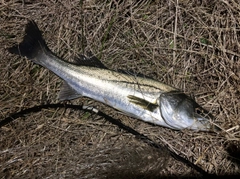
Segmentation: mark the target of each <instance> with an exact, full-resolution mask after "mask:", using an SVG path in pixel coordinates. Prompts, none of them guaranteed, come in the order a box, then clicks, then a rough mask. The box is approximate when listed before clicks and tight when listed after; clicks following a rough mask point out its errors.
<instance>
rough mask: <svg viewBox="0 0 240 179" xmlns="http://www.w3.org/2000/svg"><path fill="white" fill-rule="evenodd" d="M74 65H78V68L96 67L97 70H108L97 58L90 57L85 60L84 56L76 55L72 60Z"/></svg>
mask: <svg viewBox="0 0 240 179" xmlns="http://www.w3.org/2000/svg"><path fill="white" fill-rule="evenodd" d="M74 64H76V65H80V66H89V67H98V68H104V69H108V68H107V67H106V66H105V65H104V64H103V63H102V62H101V61H100V60H98V59H97V57H95V56H92V57H90V58H87V57H86V56H84V55H78V56H76V57H75V58H74Z"/></svg>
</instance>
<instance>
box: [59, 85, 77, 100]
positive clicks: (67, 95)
mask: <svg viewBox="0 0 240 179" xmlns="http://www.w3.org/2000/svg"><path fill="white" fill-rule="evenodd" d="M79 97H81V94H79V93H78V92H77V91H75V90H74V89H73V88H72V87H71V86H69V85H68V84H67V83H66V82H63V84H62V87H61V90H60V92H59V94H58V99H59V100H60V101H64V100H72V99H76V98H79Z"/></svg>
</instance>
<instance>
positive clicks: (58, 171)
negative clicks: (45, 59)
mask: <svg viewBox="0 0 240 179" xmlns="http://www.w3.org/2000/svg"><path fill="white" fill-rule="evenodd" d="M239 11H240V5H239V3H238V1H236V0H221V1H207V0H203V1H197V0H195V1H188V0H175V1H173V0H172V1H158V0H156V1H150V0H149V1H147V0H145V1H144V0H142V1H133V0H131V1H126V2H125V1H118V0H106V1H101V2H99V1H95V0H86V1H83V2H82V1H77V0H69V1H53V0H51V1H45V0H43V1H39V0H36V1H30V0H26V1H15V0H9V1H4V0H3V1H1V4H0V43H1V46H2V48H0V54H1V58H0V59H1V60H0V61H1V63H0V70H1V74H2V75H1V76H0V78H1V79H0V116H1V120H4V119H5V118H6V117H8V116H9V115H10V114H12V113H16V112H19V111H21V110H23V109H28V108H30V107H33V106H37V105H41V104H48V103H56V102H57V101H56V97H57V93H58V91H59V87H60V84H61V80H60V79H59V78H58V77H56V76H55V75H53V74H52V73H51V72H49V71H48V70H46V69H43V68H41V67H39V66H37V65H34V64H33V63H31V62H30V61H28V60H26V59H23V58H20V57H18V56H14V55H10V54H9V53H8V52H7V51H6V50H5V48H7V47H10V46H12V45H13V44H14V43H16V41H17V42H20V41H21V39H22V37H23V35H24V34H23V32H24V28H25V24H26V23H27V20H28V19H33V20H35V21H36V22H37V24H38V25H39V27H40V29H42V31H43V35H44V37H45V39H46V41H47V43H48V45H49V47H50V49H51V50H52V51H54V52H55V53H56V54H57V55H59V56H60V57H62V58H64V59H66V60H71V59H72V58H73V57H74V56H76V55H77V54H80V53H87V52H91V53H93V54H94V55H95V56H97V57H98V58H99V59H100V60H101V61H102V62H103V63H104V64H105V65H106V66H108V67H109V68H111V69H124V70H128V71H130V72H134V73H141V74H144V75H147V76H150V77H152V78H154V79H156V80H159V81H162V82H165V83H167V84H170V85H172V86H175V87H178V88H180V89H182V90H183V91H185V92H186V93H188V94H190V95H193V94H194V96H195V97H196V100H197V102H199V103H200V104H201V105H203V107H204V108H206V109H208V110H209V111H210V112H211V113H212V114H213V115H214V116H216V120H215V121H214V122H215V123H216V124H218V125H219V126H220V127H221V128H223V129H224V130H226V133H224V134H221V135H216V134H209V133H195V132H192V131H173V130H170V129H166V128H163V127H159V126H153V125H150V124H147V123H144V122H141V121H138V120H136V119H133V118H129V117H126V116H125V115H122V114H119V113H118V112H117V111H115V110H113V109H111V108H109V107H107V106H105V105H102V104H100V103H97V102H95V101H93V100H90V99H87V98H81V99H78V100H75V101H72V103H73V104H84V105H90V106H94V107H96V108H98V109H99V110H100V111H103V112H104V113H106V114H108V115H110V116H112V117H114V118H115V119H118V120H121V121H122V123H124V124H125V125H127V126H129V127H131V128H133V129H135V130H137V131H138V132H140V133H141V134H144V135H146V136H148V137H149V138H150V139H152V140H153V141H155V143H157V144H160V145H165V146H167V147H168V148H169V149H171V150H172V151H174V152H176V153H177V154H178V155H180V156H182V157H184V158H186V159H187V160H189V161H191V162H192V163H195V164H196V165H197V166H198V167H201V168H202V169H203V170H205V171H206V172H208V173H210V174H216V175H219V176H220V175H221V176H226V175H239V174H240V169H239V167H240V165H239V164H240V159H239V158H240V157H239V153H240V142H239V139H240V130H239V124H240V119H239V114H240V111H239V110H240V105H239V101H240V90H239V89H240V71H239V69H240V60H239V56H240V54H239V49H240V44H239V41H240V29H239V26H240V21H239V20H240V15H239ZM160 176H161V177H170V176H172V177H174V176H178V177H181V176H183V177H184V176H188V177H199V176H201V174H200V173H198V172H196V171H195V170H194V169H192V168H190V167H188V166H186V165H184V164H183V163H182V162H180V161H177V160H175V159H173V158H172V157H170V155H169V153H168V152H166V151H161V150H157V149H155V148H153V147H151V146H148V145H146V144H144V143H143V142H142V140H137V139H136V138H135V137H134V135H131V134H129V133H128V132H126V131H124V130H121V129H119V127H118V126H116V125H114V124H111V123H109V122H108V121H106V120H105V119H104V118H100V117H99V116H98V115H96V114H91V113H89V112H86V111H82V110H72V109H44V110H41V111H40V112H34V113H29V114H27V115H24V116H21V117H19V118H17V119H16V120H15V121H13V122H11V123H9V124H7V125H4V126H3V127H1V128H0V178H33V177H36V178H40V177H44V178H157V177H160Z"/></svg>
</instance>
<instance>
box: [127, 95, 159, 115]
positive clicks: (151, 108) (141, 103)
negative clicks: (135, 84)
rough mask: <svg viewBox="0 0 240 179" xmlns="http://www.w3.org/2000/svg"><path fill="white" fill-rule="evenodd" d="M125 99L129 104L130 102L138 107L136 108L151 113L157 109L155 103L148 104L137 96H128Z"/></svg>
mask: <svg viewBox="0 0 240 179" xmlns="http://www.w3.org/2000/svg"><path fill="white" fill-rule="evenodd" d="M127 97H128V99H129V102H131V103H133V104H135V105H138V106H140V107H142V108H143V109H146V110H148V111H151V112H153V111H154V110H155V109H156V108H157V107H158V104H157V103H156V104H154V103H151V102H149V101H147V100H145V99H142V98H139V97H137V96H133V95H128V96H127Z"/></svg>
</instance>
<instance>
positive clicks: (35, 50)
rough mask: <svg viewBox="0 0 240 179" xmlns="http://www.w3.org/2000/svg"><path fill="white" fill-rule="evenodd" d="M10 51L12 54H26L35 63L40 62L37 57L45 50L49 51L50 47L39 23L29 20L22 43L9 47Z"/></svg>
mask: <svg viewBox="0 0 240 179" xmlns="http://www.w3.org/2000/svg"><path fill="white" fill-rule="evenodd" d="M8 51H9V52H10V53H12V54H18V55H20V56H25V57H27V58H28V59H30V60H32V61H34V62H35V63H40V62H37V58H35V57H37V56H38V55H39V54H41V53H43V52H47V51H49V49H48V47H47V45H46V42H45V41H44V39H43V37H42V34H41V32H40V30H39V28H38V26H37V24H36V23H35V22H34V21H29V22H28V24H27V25H26V29H25V36H24V38H23V41H22V42H21V43H20V44H17V45H15V46H13V47H10V48H8Z"/></svg>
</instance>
